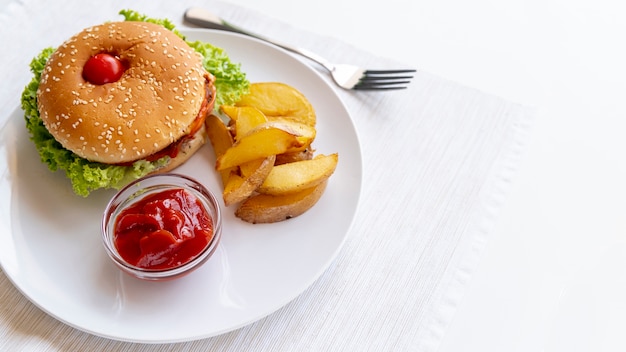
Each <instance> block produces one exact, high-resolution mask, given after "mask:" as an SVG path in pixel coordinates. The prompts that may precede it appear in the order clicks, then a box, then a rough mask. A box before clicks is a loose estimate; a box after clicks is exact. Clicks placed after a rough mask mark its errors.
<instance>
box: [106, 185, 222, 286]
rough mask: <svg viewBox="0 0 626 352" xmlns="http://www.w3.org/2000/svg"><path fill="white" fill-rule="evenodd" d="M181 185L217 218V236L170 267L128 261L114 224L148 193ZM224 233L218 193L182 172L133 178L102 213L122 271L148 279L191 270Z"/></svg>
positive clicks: (113, 254)
mask: <svg viewBox="0 0 626 352" xmlns="http://www.w3.org/2000/svg"><path fill="white" fill-rule="evenodd" d="M181 188H182V189H185V190H186V191H188V192H190V193H191V194H193V195H194V196H196V198H198V200H200V202H201V203H202V205H203V206H204V208H205V210H206V211H207V212H208V214H209V215H210V216H211V218H212V219H213V238H212V239H211V241H210V242H209V243H208V245H207V246H206V248H204V249H203V250H202V252H200V254H198V255H197V256H196V257H194V258H193V259H191V261H189V262H187V263H183V264H181V265H180V266H177V267H173V268H169V269H145V268H140V267H137V266H134V265H131V264H129V263H127V262H126V261H125V260H124V259H123V258H122V256H120V254H119V253H118V251H117V249H116V247H115V244H114V232H115V228H114V227H115V221H116V219H117V216H118V215H119V214H120V213H121V212H122V211H123V210H124V209H125V208H127V207H128V206H130V205H132V204H133V203H135V202H137V201H139V200H141V199H142V198H143V197H145V196H146V195H148V194H153V193H158V192H162V191H166V190H171V189H181ZM221 236H222V217H221V212H220V207H219V203H218V201H217V198H216V197H215V195H213V193H211V192H210V191H209V190H207V189H206V188H205V187H204V186H203V185H201V184H200V183H198V182H197V181H196V180H194V179H192V178H190V177H187V176H184V175H179V174H172V173H167V174H156V175H149V176H146V177H143V178H140V179H137V180H135V181H133V182H131V183H130V184H128V185H127V186H126V187H124V188H122V189H121V190H120V191H119V192H117V194H116V195H115V196H114V197H113V198H112V199H111V200H110V201H109V204H108V205H107V207H106V209H105V211H104V215H103V217H102V241H103V242H104V248H105V249H106V252H107V254H108V255H109V257H110V258H111V259H112V260H113V262H114V263H115V264H116V265H117V266H118V267H119V268H120V269H121V270H122V271H124V272H126V273H128V274H130V275H132V276H134V277H137V278H140V279H144V280H152V281H163V280H169V279H174V278H178V277H181V276H184V275H186V274H188V273H190V272H191V271H193V270H195V269H197V268H198V267H200V266H201V265H202V264H204V263H205V262H206V261H207V260H208V259H209V257H211V255H212V254H213V253H214V252H215V249H216V248H217V246H218V244H219V242H220V239H221Z"/></svg>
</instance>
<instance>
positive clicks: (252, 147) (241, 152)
mask: <svg viewBox="0 0 626 352" xmlns="http://www.w3.org/2000/svg"><path fill="white" fill-rule="evenodd" d="M315 133H316V132H315V128H312V127H309V126H307V125H303V124H300V123H296V122H291V123H283V122H274V121H269V122H266V123H264V124H261V125H259V126H257V127H256V128H255V129H253V130H252V131H250V132H249V133H248V134H246V135H245V136H243V137H242V138H241V139H239V140H238V141H236V142H235V144H233V146H232V147H231V148H228V149H227V150H226V151H225V152H224V154H222V155H221V156H220V157H218V158H217V162H216V165H215V167H216V169H217V170H218V171H219V170H225V169H228V168H230V167H233V166H238V165H241V164H243V163H245V162H248V161H252V160H257V159H264V158H267V157H268V156H270V155H277V154H283V153H288V152H297V151H302V150H304V149H306V148H307V147H308V146H309V145H310V144H311V142H312V141H313V139H314V138H315Z"/></svg>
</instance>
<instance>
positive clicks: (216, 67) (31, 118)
mask: <svg viewBox="0 0 626 352" xmlns="http://www.w3.org/2000/svg"><path fill="white" fill-rule="evenodd" d="M120 14H122V15H123V16H124V17H125V19H126V20H127V21H145V22H152V23H157V24H160V25H162V26H164V27H165V28H167V29H169V30H171V31H173V32H174V33H176V34H177V35H179V36H180V37H181V38H183V39H184V36H183V35H182V34H181V33H180V32H178V31H177V30H176V29H175V28H174V25H173V24H172V23H171V22H170V21H169V20H167V19H153V18H149V17H147V16H144V15H141V14H139V13H137V12H135V11H132V10H122V11H121V12H120ZM188 43H189V45H190V46H191V47H192V48H193V49H195V50H196V51H197V52H199V53H200V54H202V55H203V57H204V59H203V64H204V66H205V68H206V70H207V71H209V72H211V73H212V74H213V75H214V76H215V77H216V83H215V85H216V89H217V91H218V93H217V97H216V106H219V105H222V104H233V103H234V102H236V101H237V100H238V99H239V98H240V97H241V95H243V94H245V93H246V92H247V91H248V88H249V82H248V80H247V79H246V75H245V73H244V72H242V71H241V69H240V67H239V65H237V64H233V63H232V62H231V61H230V59H229V58H228V56H227V55H226V53H224V51H223V50H222V49H220V48H216V47H214V46H212V45H211V44H208V43H201V42H188ZM54 50H55V49H54V48H45V49H44V50H42V51H41V53H40V54H39V55H37V56H36V57H35V58H33V60H32V61H31V63H30V70H31V72H32V73H33V77H32V79H31V81H30V82H29V83H28V84H27V85H26V87H25V88H24V90H23V92H22V96H21V105H22V109H23V110H24V119H25V121H26V128H27V130H28V132H29V134H30V139H31V140H32V141H33V143H34V144H35V146H36V148H37V151H38V152H39V156H40V158H41V161H42V162H43V163H45V164H46V165H48V168H49V169H50V170H51V171H57V170H63V171H65V175H66V176H67V177H68V178H69V179H70V181H71V183H72V188H73V190H74V192H75V193H76V194H77V195H80V196H83V197H87V196H88V195H89V194H90V193H91V192H92V191H94V190H96V189H100V188H114V189H119V188H121V187H123V186H124V185H126V184H128V183H129V182H131V181H132V180H134V179H137V178H140V177H143V176H145V175H147V174H149V173H150V172H152V171H155V170H156V169H158V168H161V167H163V166H164V165H165V164H166V163H167V162H168V161H169V157H164V158H161V159H159V160H157V161H153V162H148V161H145V160H140V161H137V162H135V163H133V164H132V165H131V166H119V165H108V164H102V163H97V162H91V161H88V160H86V159H84V158H81V157H79V156H78V155H76V154H74V153H72V152H71V151H69V150H67V149H65V148H63V146H62V145H61V144H60V143H59V142H57V141H56V139H54V137H53V136H52V135H51V134H50V132H48V130H47V129H46V127H45V126H44V124H43V121H42V120H41V117H40V116H39V111H38V109H37V88H38V87H39V80H40V78H41V73H42V72H43V69H44V66H45V64H46V62H47V60H48V58H49V57H50V55H52V53H53V52H54Z"/></svg>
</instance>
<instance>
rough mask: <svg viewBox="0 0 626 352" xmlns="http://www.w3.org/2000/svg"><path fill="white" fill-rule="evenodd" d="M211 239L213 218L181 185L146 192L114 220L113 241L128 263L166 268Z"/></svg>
mask: <svg viewBox="0 0 626 352" xmlns="http://www.w3.org/2000/svg"><path fill="white" fill-rule="evenodd" d="M212 239H213V219H212V218H211V216H210V215H209V213H208V212H207V211H206V209H205V208H204V206H203V204H202V203H201V202H200V201H199V200H198V199H197V198H196V197H195V196H194V195H193V194H191V193H189V192H188V191H186V190H184V189H174V190H167V191H161V192H159V193H154V194H150V195H148V196H146V197H145V198H143V199H141V200H139V201H137V202H136V203H133V205H131V206H130V207H128V208H126V209H124V210H123V211H122V212H121V213H120V214H119V215H118V216H117V219H116V220H115V233H114V239H113V240H114V244H115V247H116V249H117V251H118V252H119V254H120V256H121V257H122V258H123V259H124V260H126V261H127V262H128V263H129V264H131V265H134V266H137V267H140V268H144V269H170V268H174V267H177V266H181V265H183V264H186V263H188V262H189V261H191V260H192V259H193V258H195V257H196V256H197V255H198V254H200V253H201V252H202V251H203V250H204V249H205V248H206V247H207V246H208V244H209V243H210V242H211V240H212Z"/></svg>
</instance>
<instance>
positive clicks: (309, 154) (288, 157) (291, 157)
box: [274, 146, 315, 165]
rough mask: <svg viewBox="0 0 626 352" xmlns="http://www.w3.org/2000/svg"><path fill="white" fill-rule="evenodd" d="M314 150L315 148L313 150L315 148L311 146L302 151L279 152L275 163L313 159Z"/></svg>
mask: <svg viewBox="0 0 626 352" xmlns="http://www.w3.org/2000/svg"><path fill="white" fill-rule="evenodd" d="M314 152H315V150H313V148H311V147H310V146H309V147H307V148H306V149H305V150H302V151H297V152H291V153H283V154H278V155H276V163H275V164H274V165H282V164H287V163H293V162H296V161H302V160H311V159H313V153H314Z"/></svg>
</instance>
